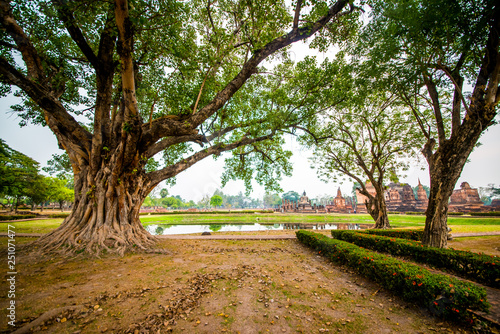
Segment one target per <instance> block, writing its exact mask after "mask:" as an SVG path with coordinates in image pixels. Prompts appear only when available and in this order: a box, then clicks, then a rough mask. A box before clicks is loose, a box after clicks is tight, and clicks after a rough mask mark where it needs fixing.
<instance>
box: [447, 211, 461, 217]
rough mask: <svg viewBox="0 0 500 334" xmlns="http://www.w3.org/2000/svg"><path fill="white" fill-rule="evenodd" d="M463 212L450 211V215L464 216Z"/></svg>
mask: <svg viewBox="0 0 500 334" xmlns="http://www.w3.org/2000/svg"><path fill="white" fill-rule="evenodd" d="M463 215H464V213H463V212H450V211H448V216H463Z"/></svg>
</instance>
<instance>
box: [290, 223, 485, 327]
mask: <svg viewBox="0 0 500 334" xmlns="http://www.w3.org/2000/svg"><path fill="white" fill-rule="evenodd" d="M296 234H297V239H298V240H299V241H300V242H302V243H303V244H305V245H307V246H309V247H311V248H313V249H315V250H316V251H318V252H319V254H321V255H323V256H325V257H327V258H328V259H330V260H331V261H334V262H337V263H340V264H342V265H346V266H348V267H351V268H353V269H355V270H357V271H358V272H359V273H360V274H361V275H363V276H365V277H368V278H370V279H373V280H374V281H376V282H377V283H379V284H380V285H382V286H383V287H384V288H386V289H388V290H389V291H392V292H394V293H396V294H397V295H398V296H400V297H401V298H403V299H404V300H406V301H409V302H414V303H417V304H418V305H420V306H423V307H427V308H429V309H430V310H431V311H432V312H433V313H435V314H436V315H439V316H441V317H443V318H445V319H448V320H451V319H456V320H461V321H470V320H471V319H472V314H471V313H469V311H468V310H479V311H486V310H487V309H488V307H489V304H488V302H487V301H486V290H485V289H484V288H482V287H478V286H477V285H475V284H472V283H469V282H465V281H460V280H458V279H456V278H453V277H450V276H447V275H441V274H433V273H431V272H430V271H428V270H426V269H424V268H421V267H419V266H417V265H414V264H411V263H407V262H403V261H401V260H398V259H395V258H392V257H389V256H386V255H383V254H378V253H376V252H372V251H369V250H367V249H364V248H361V247H358V246H356V245H353V244H351V243H348V242H345V241H341V240H336V239H331V238H329V237H327V236H325V235H322V234H318V233H313V232H309V231H298V232H297V233H296Z"/></svg>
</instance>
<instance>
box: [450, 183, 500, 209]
mask: <svg viewBox="0 0 500 334" xmlns="http://www.w3.org/2000/svg"><path fill="white" fill-rule="evenodd" d="M492 204H493V203H492ZM489 209H490V208H489V207H488V206H486V205H484V203H483V202H482V201H481V198H480V197H479V193H478V191H477V189H473V188H471V187H470V185H469V184H468V183H467V182H462V184H461V185H460V189H455V190H453V194H451V198H450V204H449V205H448V211H450V212H484V211H489Z"/></svg>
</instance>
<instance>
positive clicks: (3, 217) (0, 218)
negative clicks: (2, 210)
mask: <svg viewBox="0 0 500 334" xmlns="http://www.w3.org/2000/svg"><path fill="white" fill-rule="evenodd" d="M36 217H37V216H36V215H0V221H3V220H18V219H30V218H36Z"/></svg>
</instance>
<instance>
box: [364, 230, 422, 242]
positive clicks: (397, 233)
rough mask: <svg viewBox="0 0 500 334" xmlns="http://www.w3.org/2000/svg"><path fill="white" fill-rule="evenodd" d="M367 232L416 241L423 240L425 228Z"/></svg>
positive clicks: (368, 231) (367, 231)
mask: <svg viewBox="0 0 500 334" xmlns="http://www.w3.org/2000/svg"><path fill="white" fill-rule="evenodd" d="M366 233H369V234H376V235H383V236H386V237H392V238H401V239H408V240H415V241H422V239H423V237H424V230H373V229H369V230H366Z"/></svg>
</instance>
